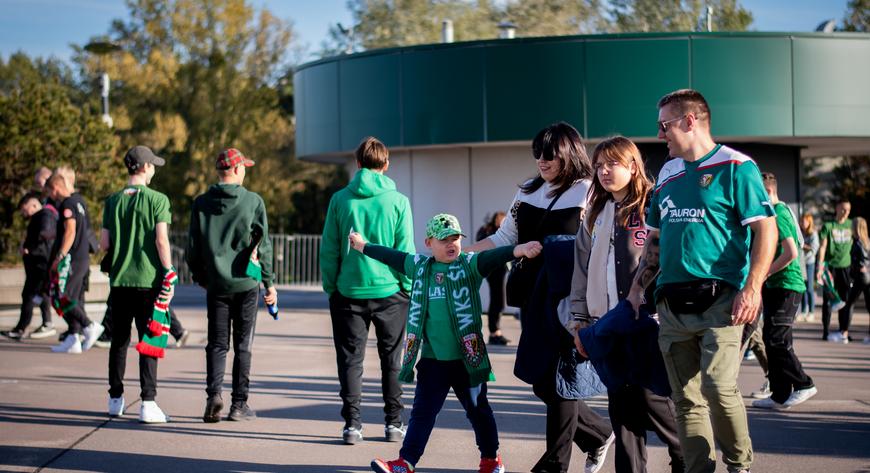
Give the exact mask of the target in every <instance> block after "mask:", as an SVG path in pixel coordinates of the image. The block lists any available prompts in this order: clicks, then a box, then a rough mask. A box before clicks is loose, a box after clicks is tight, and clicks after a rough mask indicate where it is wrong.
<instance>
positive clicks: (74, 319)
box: [63, 260, 150, 334]
mask: <svg viewBox="0 0 870 473" xmlns="http://www.w3.org/2000/svg"><path fill="white" fill-rule="evenodd" d="M90 274H91V270H90V269H89V268H88V261H87V260H85V261H84V262H73V264H72V268H71V270H70V275H69V278H68V279H67V281H66V287H64V291H63V293H64V294H65V295H66V296H67V297H68V298H70V299H74V300H76V301H77V303H76V305H75V307H73V308H72V309H70V310H68V311H66V312H65V313H64V314H63V319H64V321H66V324H67V326H69V333H77V334H81V333H83V330H84V328H85V327H87V326H88V325H90V324H91V319H89V318H88V314H87V312H85V291H86V290H87V284H88V277H89V276H90ZM149 315H150V314H149Z"/></svg>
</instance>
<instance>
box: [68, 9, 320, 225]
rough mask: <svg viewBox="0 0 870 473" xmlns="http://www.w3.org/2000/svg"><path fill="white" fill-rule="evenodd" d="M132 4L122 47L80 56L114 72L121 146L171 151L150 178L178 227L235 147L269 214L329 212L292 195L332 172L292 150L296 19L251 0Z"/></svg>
mask: <svg viewBox="0 0 870 473" xmlns="http://www.w3.org/2000/svg"><path fill="white" fill-rule="evenodd" d="M128 7H129V15H128V17H127V18H126V19H124V20H120V19H119V20H115V21H114V22H113V24H112V27H111V30H110V32H109V35H108V37H109V38H111V40H112V41H114V42H116V43H117V44H119V45H120V46H121V52H118V53H113V54H111V55H107V56H105V57H97V56H94V55H92V54H89V53H86V52H84V51H83V50H81V49H80V50H79V52H78V54H77V55H76V58H75V60H76V62H77V63H78V64H79V65H80V67H81V68H82V70H83V72H84V74H87V75H95V74H96V73H97V72H98V71H100V70H107V71H108V73H109V75H110V77H112V78H113V81H114V84H115V85H114V89H113V93H112V102H113V104H115V105H114V106H113V110H112V115H113V117H114V119H115V127H116V128H115V131H116V133H118V135H119V136H120V137H121V140H122V143H123V147H124V149H126V148H128V147H131V146H133V145H137V144H144V145H147V146H150V147H152V148H153V149H154V150H155V152H157V153H158V154H159V155H161V156H164V157H166V158H168V161H167V165H166V166H165V167H164V168H163V169H161V170H160V171H158V173H157V176H156V177H155V179H154V183H153V186H154V187H155V188H156V189H158V190H161V191H163V192H165V193H167V194H168V195H169V196H170V199H171V200H172V205H173V219H174V223H175V228H174V230H182V231H183V230H185V229H186V224H187V221H188V218H189V209H190V203H191V202H192V199H193V198H194V197H195V196H196V195H198V194H200V193H202V192H204V191H205V190H206V188H207V187H208V185H209V184H211V183H214V182H216V180H217V175H216V174H215V172H214V160H215V158H216V156H217V154H218V153H219V152H220V151H221V150H222V149H225V148H229V147H233V148H238V149H240V150H242V152H243V153H245V155H247V156H248V157H250V158H251V159H253V160H255V161H256V162H257V166H256V167H254V168H253V169H252V170H250V172H249V173H248V178H247V180H246V187H248V188H249V189H251V190H253V191H255V192H259V193H261V194H262V195H263V197H264V199H265V200H266V204H267V210H268V212H269V218H270V220H271V221H272V222H276V223H277V222H282V221H283V222H289V221H291V220H293V219H290V218H288V217H287V216H288V215H291V214H293V213H295V212H299V211H301V212H308V213H320V212H325V210H324V209H325V206H324V207H323V209H314V208H307V207H304V205H305V204H306V203H305V202H303V207H302V208H299V207H297V206H296V205H294V200H293V198H292V196H293V194H294V193H296V192H301V191H302V190H303V189H305V188H306V187H307V186H309V185H310V186H312V187H326V186H328V185H329V184H330V182H329V181H328V179H329V178H331V177H333V176H332V175H331V174H330V173H329V172H323V171H322V169H323V167H324V166H321V165H316V164H311V163H301V162H299V161H297V160H296V159H295V157H294V155H293V135H294V126H293V119H292V115H291V113H292V93H293V92H292V85H291V84H288V83H287V81H286V80H282V79H284V77H285V75H286V71H287V69H288V65H287V59H288V58H287V53H288V51H291V50H292V48H291V46H292V44H291V43H292V40H293V29H292V25H291V24H290V23H289V22H287V21H284V20H281V19H278V18H276V17H275V16H273V15H272V14H271V13H270V12H269V11H268V10H266V9H262V10H258V9H255V8H254V7H252V6H251V5H250V4H249V2H247V1H245V0H207V1H202V0H169V1H164V0H131V1H129V2H128ZM324 176H328V177H327V178H324ZM308 220H310V219H308ZM273 228H274V229H275V231H307V232H319V231H320V228H319V227H317V228H315V227H312V228H290V227H287V226H284V227H281V226H280V225H273Z"/></svg>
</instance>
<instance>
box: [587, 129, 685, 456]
mask: <svg viewBox="0 0 870 473" xmlns="http://www.w3.org/2000/svg"><path fill="white" fill-rule="evenodd" d="M592 166H593V168H594V169H595V174H594V177H593V179H592V190H591V194H590V197H589V211H588V213H587V215H586V220H585V222H584V225H583V227H582V228H581V229H580V231H579V232H578V233H577V240H576V247H575V252H574V257H575V264H574V276H573V279H572V283H571V312H572V313H574V314H575V316H576V317H579V319H580V321H581V328H582V327H583V326H586V325H588V324H589V323H592V322H593V321H594V320H597V319H598V318H600V317H602V316H604V315H605V314H606V313H607V312H608V311H609V310H611V309H613V308H614V307H616V305H617V303H618V302H619V301H621V300H623V299H626V298H627V297H628V293H629V290H630V288H631V285H632V282H633V281H634V276H635V272H636V271H637V268H638V265H639V263H640V259H641V257H642V255H643V247H644V243H645V241H646V236H647V232H646V228H645V225H644V211H645V207H646V204H647V196H648V194H649V192H650V190H651V189H652V185H653V184H652V181H651V180H650V179H649V178H648V177H647V174H646V168H645V167H644V163H643V158H642V157H641V154H640V150H638V148H637V146H636V145H635V144H634V143H633V142H632V141H631V140H629V139H628V138H625V137H622V136H615V137H612V138H608V139H606V140H604V141H602V142H601V143H599V144H598V146H596V147H595V151H594V152H593V154H592ZM647 300H649V301H652V300H653V298H652V297H648V298H647ZM647 307H648V308H649V309H651V310H649V312H650V313H652V312H655V307H654V306H651V304H648V305H647ZM623 341H624V342H625V343H628V340H623ZM574 342H575V344H576V345H577V349H578V350H579V351H580V352H581V353H583V346H582V344H581V343H580V339H579V337H578V336H576V335H575V338H574ZM614 343H620V342H619V341H616V342H614ZM648 356H650V357H652V356H659V357H660V356H661V353H660V352H655V353H649V354H648ZM607 397H608V410H609V413H610V423H611V425H612V427H613V432H614V434H615V436H616V453H615V454H614V455H615V458H616V471H617V472H618V473H641V472H646V471H647V468H646V458H647V455H646V432H647V431H654V432H656V434H657V435H658V437H659V438H660V439H661V440H662V441H663V442H664V443H665V444H666V445H667V446H668V453H669V454H670V457H671V468H672V471H674V472H677V471H679V472H681V471H683V467H684V465H683V456H682V451H681V449H680V441H679V437H678V435H677V423H676V418H675V410H674V404H673V402H672V401H671V400H670V399H669V398H667V397H663V396H659V395H656V394H655V393H653V392H652V391H651V390H649V389H647V388H644V387H642V386H636V385H625V386H621V387H619V388H612V389H611V388H609V389H608V391H607Z"/></svg>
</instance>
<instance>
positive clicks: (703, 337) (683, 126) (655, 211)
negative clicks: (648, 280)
mask: <svg viewBox="0 0 870 473" xmlns="http://www.w3.org/2000/svg"><path fill="white" fill-rule="evenodd" d="M658 108H659V117H658V118H659V121H658V126H659V133H658V137H659V138H660V139H662V140H665V142H667V146H668V150H669V151H670V155H671V156H672V157H673V158H674V159H671V160H670V161H668V162H667V163H665V165H664V166H663V167H662V170H661V172H660V173H659V178H658V182H657V183H656V187H655V190H654V191H653V196H652V198H651V202H650V211H649V216H648V217H647V219H646V225H647V228H648V229H649V232H650V233H649V236H648V237H647V240H646V241H647V242H651V241H655V240H659V241H660V245H661V251H660V255H661V256H660V259H659V264H660V265H661V275H660V276H659V278H658V281H657V285H656V291H655V294H656V303H657V304H656V308H657V309H658V312H659V319H660V323H661V329H660V332H659V348H660V349H661V350H662V355H663V358H664V361H665V367H666V369H667V371H668V379H669V381H670V385H671V389H672V391H673V394H672V398H673V400H674V404H675V406H676V409H677V424H678V427H679V428H678V432H679V434H680V444H681V445H682V447H683V454H684V455H685V461H686V472H687V473H701V472H703V473H712V472H713V471H715V469H716V451H715V447H714V438H715V443H716V444H718V445H719V446H720V448H721V449H722V453H723V454H722V459H723V461H724V462H725V464H726V466H727V467H728V471H729V472H748V471H749V467H750V465H751V463H752V442H751V440H750V438H749V428H748V425H747V421H746V410H745V408H744V406H743V399H742V397H741V395H740V390H739V389H738V388H737V373H738V370H739V368H740V359H741V353H740V338H741V334H742V331H743V324H745V323H747V322H751V321H753V320H755V317H756V316H757V315H758V308H759V305H760V303H761V287H762V284H763V283H764V279H765V278H766V277H767V270H768V267H769V266H770V262H771V260H772V259H773V251H774V247H775V245H776V223H775V221H774V219H773V216H774V211H773V207H772V206H771V205H770V202H769V201H768V197H767V193H766V192H765V191H764V187H763V186H762V183H761V173H760V172H759V170H758V166H756V164H755V162H754V161H752V159H750V158H749V157H748V156H746V155H744V154H742V153H740V152H738V151H735V150H733V149H731V148H728V147H726V146H722V145H720V144H716V142H715V141H713V137H712V135H711V132H710V123H711V116H710V108H709V106H708V105H707V101H706V100H705V99H704V97H703V96H702V95H701V94H700V93H699V92H697V91H694V90H690V89H683V90H677V91H675V92H672V93H670V94H667V95H665V96H664V97H662V99H661V100H659V103H658ZM750 228H751V229H752V231H753V233H754V234H755V241H754V244H753V245H752V250H751V257H750V249H749V229H750ZM657 237H658V238H657ZM644 251H652V250H651V249H650V244H649V243H648V244H647V246H646V248H645V250H644ZM641 261H642V262H641V265H642V266H641V267H640V268H638V270H637V274H638V275H642V274H644V273H645V272H646V271H644V267H643V266H645V265H646V258H642V260H641ZM638 278H639V277H637V278H636V280H635V283H634V284H633V286H632V289H631V293H630V294H629V300H630V301H631V302H632V304H633V305H634V306H635V308H637V307H638V306H639V305H640V301H641V300H642V298H643V289H642V285H641V284H640V282H639V281H638ZM711 417H712V420H711Z"/></svg>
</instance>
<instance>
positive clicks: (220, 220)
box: [186, 184, 272, 294]
mask: <svg viewBox="0 0 870 473" xmlns="http://www.w3.org/2000/svg"><path fill="white" fill-rule="evenodd" d="M255 232H261V233H262V235H263V239H262V240H261V242H260V248H259V258H260V265H261V266H262V271H263V284H264V285H265V286H266V287H270V286H272V241H271V240H270V239H269V224H268V222H267V220H266V205H265V204H264V203H263V199H262V198H261V197H260V196H259V195H257V194H256V193H254V192H251V191H249V190H247V189H245V188H244V187H242V186H240V185H236V184H215V185H213V186H211V187H209V188H208V191H206V193H205V194H202V195H200V196H199V197H197V198H196V200H194V201H193V208H192V209H191V212H190V235H189V236H190V238H189V239H188V247H187V255H186V259H187V265H188V266H189V267H190V271H191V272H192V273H193V280H194V281H195V282H196V283H198V284H201V285H204V286H205V287H206V289H207V290H208V291H209V292H213V293H221V294H233V293H237V292H243V291H249V290H251V289H253V288H255V287H257V284H258V283H257V281H256V280H254V279H253V278H251V277H250V276H248V275H246V274H245V269H246V268H247V266H248V261H249V260H250V258H251V251H252V250H253V248H252V247H251V235H252V234H253V233H255Z"/></svg>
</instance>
